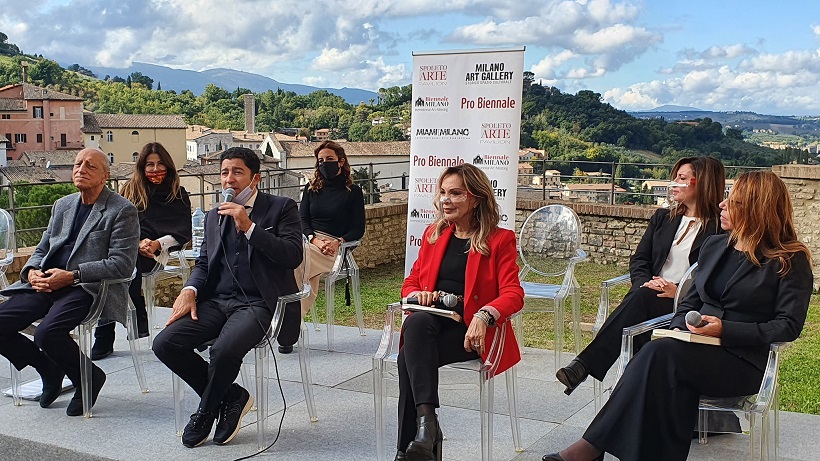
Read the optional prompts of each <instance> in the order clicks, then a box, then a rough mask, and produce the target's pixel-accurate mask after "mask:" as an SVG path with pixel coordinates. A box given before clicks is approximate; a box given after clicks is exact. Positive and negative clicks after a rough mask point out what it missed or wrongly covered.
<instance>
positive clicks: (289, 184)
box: [0, 160, 761, 250]
mask: <svg viewBox="0 0 820 461" xmlns="http://www.w3.org/2000/svg"><path fill="white" fill-rule="evenodd" d="M523 163H529V164H530V165H533V166H534V167H535V166H539V167H540V170H541V172H540V173H528V174H519V175H518V188H519V195H521V194H520V192H522V191H534V192H536V193H537V192H540V198H541V199H542V200H546V199H550V198H552V199H559V200H569V201H592V202H598V203H609V204H616V203H634V202H635V201H639V200H636V199H638V198H641V197H644V198H654V197H658V194H656V193H652V192H644V191H642V190H641V189H640V186H641V184H642V183H643V182H644V181H648V180H657V181H666V180H668V178H669V172H670V171H671V168H672V165H670V164H662V163H617V162H593V161H561V160H534V161H530V162H523ZM399 165H402V166H399ZM619 167H623V168H629V167H634V168H637V169H639V170H644V171H645V170H648V169H651V170H653V173H654V176H652V177H650V176H623V175H622V176H617V175H616V174H615V173H616V172H617V171H618V168H619ZM351 168H352V169H353V170H356V171H360V170H361V169H362V168H365V170H366V172H367V177H365V178H363V179H356V180H355V181H354V182H355V183H356V184H358V185H359V186H360V187H361V188H362V192H363V193H364V194H365V196H366V197H367V198H368V200H367V203H376V202H377V201H378V199H379V197H380V195H381V193H382V192H387V191H390V192H393V191H408V190H409V187H410V181H409V180H410V172H409V169H410V161H409V160H399V161H390V162H371V163H363V164H355V165H354V164H351ZM576 168H577V169H579V170H584V169H585V170H589V169H596V168H597V170H598V172H599V173H601V172H602V173H604V174H603V175H601V176H589V175H588V174H575V170H576ZM386 169H389V170H393V171H401V174H393V175H388V176H382V175H381V174H382V172H383V171H385V170H386ZM754 169H761V168H756V167H741V166H727V167H726V170H727V176H728V177H729V178H732V177H735V176H737V175H738V174H740V173H741V172H743V171H747V170H754ZM550 170H558V171H559V172H562V171H573V173H572V174H565V173H560V174H559V175H556V176H552V175H550V174H548V172H549V171H550ZM304 171H305V169H294V168H291V169H276V170H263V171H262V173H261V174H262V180H261V182H260V185H259V190H261V191H263V192H267V193H271V194H275V195H283V196H287V197H291V198H293V199H294V200H296V201H299V199H300V198H301V197H300V196H301V193H302V190H303V189H304V187H305V179H304V175H303V174H302V173H303V172H304ZM656 176H661V177H660V178H658V177H656ZM534 178H538V180H537V181H540V184H535V185H534V183H535V182H536V180H534ZM556 178H557V182H558V184H560V186H554V185H550V184H554V183H555V182H556ZM180 179H181V180H183V183H184V185H186V184H187V186H188V187H186V190H187V191H188V195H189V196H190V198H191V206H192V208H196V207H197V206H198V207H200V208H202V209H203V210H208V209H210V208H211V207H213V206H215V205H216V204H218V203H219V202H220V201H221V195H220V194H219V191H220V189H221V187H220V186H219V185H218V183H219V174H218V173H208V174H206V173H196V174H194V173H185V174H180ZM186 179H187V180H188V181H184V180H186ZM191 181H193V182H191ZM123 182H124V181H123V180H122V179H112V180H110V181H109V182H108V187H109V188H110V189H111V190H114V191H118V190H119V188H120V185H121V184H122V183H123ZM379 183H381V184H382V185H383V186H384V185H387V184H389V185H390V186H389V187H387V188H386V189H384V190H380V188H379V186H378V184H379ZM585 183H586V184H607V185H608V186H609V187H608V188H606V189H605V190H601V189H600V188H594V187H590V188H588V189H584V188H583V187H578V188H574V189H573V190H571V191H570V190H568V189H567V188H566V187H565V186H566V185H568V184H585ZM60 184H73V183H72V182H71V181H53V182H42V183H25V184H23V183H18V184H6V185H0V201H2V198H3V197H5V196H7V197H8V200H7V202H8V206H7V208H6V209H7V211H8V212H9V213H11V216H12V217H13V218H14V222H15V224H16V231H15V237H16V238H15V242H18V245H16V246H30V245H36V243H37V241H39V239H40V235H41V234H42V232H43V231H45V230H46V228H45V227H43V226H44V225H45V224H44V225H43V226H34V227H22V226H21V225H20V224H21V223H22V222H23V221H28V220H30V219H26V220H21V219H20V217H21V215H23V216H26V214H27V213H28V214H29V215H33V212H36V211H37V210H47V216H45V215H43V216H40V217H39V218H40V219H39V220H40V221H43V220H44V219H45V218H46V217H50V215H51V207H52V205H53V204H44V205H32V206H17V205H16V204H15V196H17V195H19V193H20V192H21V190H22V189H23V188H30V187H35V186H46V187H47V186H50V185H60ZM192 185H193V187H191V186H192ZM208 185H210V188H211V189H213V190H207V189H208V188H209V187H207V186H208ZM621 185H624V186H626V187H627V189H623V190H619V188H620V186H621ZM630 188H631V190H630ZM583 192H586V193H587V194H585V195H586V196H584V197H581V196H579V193H583ZM45 222H47V219H45ZM34 240H36V241H34ZM16 249H17V248H15V250H16Z"/></svg>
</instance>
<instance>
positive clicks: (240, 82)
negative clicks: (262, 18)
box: [86, 62, 378, 105]
mask: <svg viewBox="0 0 820 461" xmlns="http://www.w3.org/2000/svg"><path fill="white" fill-rule="evenodd" d="M86 67H87V68H88V69H89V70H91V71H92V72H94V73H95V74H97V77H99V78H101V79H102V78H105V76H106V75H109V76H111V77H114V76H120V77H122V78H125V77H127V76H128V75H130V74H131V73H133V72H142V74H143V75H147V76H149V77H151V78H152V79H154V86H155V87H156V85H157V83H158V82H161V83H162V89H163V90H174V91H176V92H180V91H182V90H191V91H192V92H193V93H194V94H197V95H199V94H202V92H203V91H205V86H207V85H208V84H209V83H213V84H214V85H216V86H219V87H222V88H224V89H225V90H228V91H233V90H235V89H237V88H238V87H241V88H247V89H249V90H251V91H253V92H254V93H261V92H263V91H267V90H273V91H276V89H277V88H281V89H282V90H283V91H293V92H294V93H296V94H309V93H312V92H314V91H316V90H327V91H328V92H329V93H333V94H335V95H338V96H341V97H342V98H344V100H345V101H347V102H348V103H350V104H354V105H357V104H359V103H360V102H365V103H369V102H370V99H374V100H378V94H377V93H375V92H373V91H368V90H362V89H358V88H317V87H313V86H309V85H299V84H292V83H282V82H278V81H276V80H274V79H272V78H269V77H265V76H262V75H258V74H253V73H250V72H242V71H239V70H233V69H209V70H205V71H202V72H197V71H193V70H183V69H172V68H170V67H165V66H158V65H155V64H147V63H144V62H133V63H132V64H131V67H128V68H113V67H96V66H86Z"/></svg>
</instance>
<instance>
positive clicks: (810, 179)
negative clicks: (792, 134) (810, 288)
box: [772, 165, 820, 290]
mask: <svg viewBox="0 0 820 461" xmlns="http://www.w3.org/2000/svg"><path fill="white" fill-rule="evenodd" d="M772 171H774V172H775V173H776V174H777V175H778V176H780V178H781V179H783V182H785V183H786V187H788V189H789V195H791V198H792V206H794V225H795V227H796V228H797V235H798V236H799V237H800V240H802V241H803V243H805V244H806V245H807V246H808V247H809V250H811V255H812V260H813V272H814V289H815V290H818V289H820V226H818V225H817V220H818V217H820V166H815V165H776V166H773V167H772Z"/></svg>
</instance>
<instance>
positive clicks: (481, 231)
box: [427, 163, 500, 256]
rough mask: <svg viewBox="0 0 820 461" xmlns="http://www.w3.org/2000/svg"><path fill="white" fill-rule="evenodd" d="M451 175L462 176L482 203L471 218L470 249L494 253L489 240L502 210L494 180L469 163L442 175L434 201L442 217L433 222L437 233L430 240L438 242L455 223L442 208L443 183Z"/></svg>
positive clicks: (468, 189)
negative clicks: (497, 198) (495, 190)
mask: <svg viewBox="0 0 820 461" xmlns="http://www.w3.org/2000/svg"><path fill="white" fill-rule="evenodd" d="M450 175H458V177H460V178H461V180H462V182H464V187H465V188H466V189H467V192H469V193H470V195H472V196H473V197H475V199H476V200H477V201H478V206H476V207H475V208H474V210H473V213H472V216H471V217H470V229H471V230H473V231H474V232H473V233H472V235H471V236H470V251H477V252H478V253H481V254H482V255H485V256H487V255H489V254H490V245H489V243H488V242H489V239H490V235H491V234H492V233H493V232H494V231H495V230H496V229H497V228H498V220H499V216H500V213H499V209H498V203H497V202H496V201H495V194H494V192H493V186H492V185H491V184H490V179H489V178H487V175H486V174H485V173H484V172H483V171H481V170H480V169H479V168H478V167H475V166H473V165H470V164H469V163H464V164H461V165H458V166H451V167H449V168H447V169H446V170H444V171H443V172H442V173H441V176H439V178H438V186H437V190H436V197H435V199H434V201H433V206H434V207H435V208H436V212H437V213H436V215H437V216H438V218H437V219H436V221H435V222H434V223H433V226H434V227H433V232H431V233H430V237H429V238H428V239H427V241H428V242H429V243H436V241H437V240H438V238H439V237H440V236H441V233H442V232H443V231H444V229H446V228H447V227H449V226H450V225H451V223H450V222H449V221H447V220H446V219H445V218H444V213H442V211H441V202H440V201H439V199H441V184H442V183H443V182H444V178H446V177H447V176H450Z"/></svg>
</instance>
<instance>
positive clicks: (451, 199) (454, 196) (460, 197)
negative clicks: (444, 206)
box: [438, 191, 473, 203]
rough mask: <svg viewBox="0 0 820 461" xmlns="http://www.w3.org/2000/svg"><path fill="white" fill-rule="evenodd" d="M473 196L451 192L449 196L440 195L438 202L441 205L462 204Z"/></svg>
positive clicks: (466, 193)
mask: <svg viewBox="0 0 820 461" xmlns="http://www.w3.org/2000/svg"><path fill="white" fill-rule="evenodd" d="M472 195H473V194H471V193H469V192H467V191H463V192H462V191H453V192H450V194H441V196H440V197H439V199H438V201H439V202H441V203H462V202H466V201H467V197H470V196H472Z"/></svg>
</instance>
